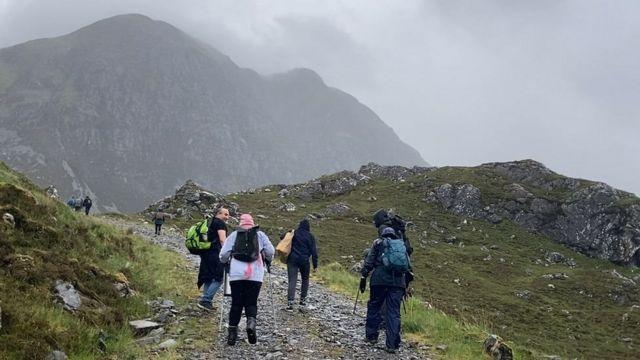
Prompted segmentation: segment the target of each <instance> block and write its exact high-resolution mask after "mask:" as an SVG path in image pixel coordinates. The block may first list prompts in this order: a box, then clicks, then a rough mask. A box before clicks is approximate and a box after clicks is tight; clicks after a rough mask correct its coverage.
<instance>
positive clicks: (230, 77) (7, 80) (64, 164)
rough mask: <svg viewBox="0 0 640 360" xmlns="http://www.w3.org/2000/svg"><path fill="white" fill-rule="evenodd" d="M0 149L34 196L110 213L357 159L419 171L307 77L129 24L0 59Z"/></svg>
mask: <svg viewBox="0 0 640 360" xmlns="http://www.w3.org/2000/svg"><path fill="white" fill-rule="evenodd" d="M382 138H384V139H385V141H390V142H392V143H394V144H395V150H394V151H393V152H390V151H388V149H387V148H385V147H382V146H380V141H379V139H382ZM0 153H1V154H2V157H3V159H4V160H5V161H6V162H7V163H8V164H9V165H11V166H12V167H14V168H16V169H18V170H20V171H22V172H24V173H26V174H27V175H28V176H30V177H31V178H32V179H33V180H35V181H36V182H38V183H39V184H40V185H41V186H45V185H48V184H49V183H53V184H55V185H56V186H57V188H58V189H59V190H60V193H61V195H62V196H63V197H67V196H70V195H79V194H80V193H82V194H83V195H86V194H88V195H90V196H91V197H92V198H93V199H94V205H95V207H97V208H99V209H102V210H113V211H115V210H120V211H133V210H139V209H140V208H142V207H143V206H144V204H148V203H150V202H151V201H152V200H153V199H157V198H158V197H159V196H161V195H162V194H166V192H167V189H174V188H175V187H176V186H179V185H181V184H183V183H184V182H185V181H186V180H187V179H194V180H195V181H197V182H199V183H202V184H203V185H205V186H206V187H208V188H211V189H214V190H215V191H218V192H228V191H236V190H240V189H243V188H247V187H254V186H260V185H264V184H268V183H293V182H299V181H304V180H306V179H309V178H312V177H316V176H320V175H322V174H326V173H331V172H335V171H339V170H342V169H355V168H357V167H358V166H359V165H360V164H362V163H366V162H368V161H376V162H379V163H384V164H400V165H424V164H425V162H424V160H423V159H422V158H421V157H420V155H419V154H418V153H417V151H415V150H414V149H413V148H411V147H409V146H408V145H406V144H404V143H403V142H402V141H401V140H400V139H399V138H398V137H397V135H396V134H395V133H394V132H393V130H392V129H391V128H390V127H388V126H387V125H386V124H384V123H383V122H382V120H381V119H380V118H379V117H378V116H377V115H376V114H375V113H373V112H372V111H371V110H370V109H369V108H367V107H366V106H365V105H363V104H361V103H360V102H358V101H357V99H355V98H353V97H352V96H350V95H348V94H346V93H344V92H342V91H340V90H338V89H335V88H331V87H329V86H327V85H326V84H325V83H324V82H323V81H322V79H321V78H320V76H318V75H317V74H316V73H314V72H313V71H312V70H308V69H296V70H292V71H289V72H287V73H283V74H277V75H271V76H261V75H259V74H257V73H256V72H254V71H252V70H249V69H243V68H240V67H238V66H237V65H236V64H234V63H233V61H231V59H229V57H227V56H226V55H224V54H221V53H220V52H219V51H217V50H215V49H214V48H212V47H211V46H209V45H207V44H204V43H202V42H201V41H198V40H195V39H193V38H191V37H190V36H189V35H187V34H185V33H183V32H182V31H180V30H178V29H176V28H175V27H173V26H171V25H169V24H167V23H164V22H161V21H154V20H152V19H149V18H147V17H145V16H142V15H121V16H115V17H112V18H108V19H105V20H101V21H98V22H97V23H94V24H92V25H89V26H87V27H84V28H82V29H79V30H77V31H75V32H73V33H70V34H68V35H65V36H61V37H56V38H51V39H39V40H34V41H30V42H27V43H24V44H19V45H16V46H12V47H9V48H5V49H0Z"/></svg>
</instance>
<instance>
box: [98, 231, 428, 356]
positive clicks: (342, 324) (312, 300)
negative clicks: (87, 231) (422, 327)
mask: <svg viewBox="0 0 640 360" xmlns="http://www.w3.org/2000/svg"><path fill="white" fill-rule="evenodd" d="M106 221H108V222H110V223H112V224H115V225H117V226H119V227H121V228H125V229H126V228H131V229H132V230H133V231H134V233H136V234H138V235H140V236H142V237H144V238H146V239H149V240H150V241H151V242H153V243H155V244H158V245H160V246H163V247H166V248H168V249H171V250H173V251H176V252H178V253H181V254H184V255H185V256H186V257H187V258H188V259H189V260H190V261H191V262H192V264H193V265H194V268H195V269H197V266H198V264H199V261H200V258H199V257H198V256H194V255H191V254H188V252H187V251H186V248H184V245H183V238H182V235H180V234H175V233H171V232H164V234H163V235H160V236H154V233H153V232H154V229H153V225H151V224H148V225H141V224H136V223H125V222H122V221H119V220H118V221H114V220H113V219H107V220H106ZM272 242H273V241H272ZM194 282H195V279H194ZM270 286H271V290H270V289H269V287H270ZM221 290H222V289H221ZM221 290H220V292H219V293H218V294H216V297H215V298H214V309H215V310H214V311H213V312H210V313H205V312H197V311H186V312H185V313H186V314H190V315H189V316H203V317H209V318H211V321H213V322H215V324H218V321H219V318H220V306H221V301H224V305H223V306H224V314H223V323H224V326H223V329H222V332H221V333H220V334H218V336H217V337H216V338H215V339H212V342H213V344H212V349H211V350H210V351H207V352H197V351H194V350H190V349H187V347H184V346H180V344H178V349H179V351H180V352H181V353H182V355H183V356H184V357H185V358H187V359H310V358H314V359H397V358H401V359H429V355H428V347H427V346H424V345H423V346H420V345H417V344H415V343H412V342H407V341H406V339H403V343H402V345H401V348H400V350H399V351H398V353H396V354H388V353H387V352H386V351H385V350H384V331H381V334H380V339H379V341H378V344H376V345H373V346H372V345H369V344H367V343H365V342H364V317H365V313H366V308H365V306H366V304H364V303H363V302H362V301H360V302H359V303H358V307H357V311H356V314H355V315H354V314H353V301H352V300H349V299H347V298H345V297H343V296H341V295H338V294H335V293H333V292H331V291H330V290H328V289H327V288H325V287H324V286H322V285H320V284H317V283H314V282H313V281H312V282H311V283H310V285H309V296H308V298H307V300H308V301H307V306H306V307H304V308H301V307H300V306H298V305H296V307H295V308H294V311H292V312H288V311H285V306H286V293H287V277H286V269H285V268H284V267H283V266H273V268H272V274H271V276H269V274H265V281H264V283H263V285H262V289H261V291H260V296H259V298H258V327H257V333H258V343H257V344H255V345H251V344H249V343H248V342H246V338H247V336H246V332H245V319H244V317H243V319H242V320H241V322H240V325H239V329H238V334H239V339H238V343H237V344H236V345H235V346H227V345H226V323H227V318H228V309H229V306H230V303H231V298H230V297H223V296H221V295H222V291H221ZM299 290H300V289H299V286H298V290H297V292H296V302H297V301H298V300H299ZM354 290H355V289H354ZM223 298H224V299H223ZM196 300H197V299H194V304H195V301H196ZM274 307H275V321H274V316H273V312H274ZM212 336H213V335H212ZM183 345H184V344H183Z"/></svg>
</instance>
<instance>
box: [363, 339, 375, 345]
mask: <svg viewBox="0 0 640 360" xmlns="http://www.w3.org/2000/svg"><path fill="white" fill-rule="evenodd" d="M364 342H366V343H367V344H369V345H375V344H377V343H378V339H369V338H365V339H364Z"/></svg>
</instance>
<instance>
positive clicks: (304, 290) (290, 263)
mask: <svg viewBox="0 0 640 360" xmlns="http://www.w3.org/2000/svg"><path fill="white" fill-rule="evenodd" d="M309 257H311V259H312V261H313V271H314V272H315V271H316V270H317V269H318V250H317V249H316V239H315V237H314V236H313V234H311V229H310V226H309V220H307V219H303V220H302V221H300V224H299V225H298V229H297V230H296V231H295V232H294V233H293V239H292V241H291V253H290V254H289V256H288V257H287V275H288V277H289V289H288V291H287V308H286V310H287V311H292V310H293V302H294V299H295V295H296V283H297V282H298V272H300V276H301V286H300V306H305V305H306V301H307V294H308V292H309V270H310V266H309Z"/></svg>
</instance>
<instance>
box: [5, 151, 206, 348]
mask: <svg viewBox="0 0 640 360" xmlns="http://www.w3.org/2000/svg"><path fill="white" fill-rule="evenodd" d="M5 212H9V213H11V214H12V215H13V216H14V217H15V222H16V225H15V227H12V226H10V225H9V224H6V223H4V222H0V265H1V266H0V287H1V288H2V291H1V292H0V307H1V308H2V328H1V329H0V358H2V359H31V358H34V359H35V358H37V359H42V358H44V357H46V355H47V354H49V353H50V352H51V351H53V350H61V351H64V352H65V353H66V354H67V355H68V356H69V357H70V358H72V359H96V358H118V359H137V358H146V357H147V355H146V352H145V349H143V348H139V347H137V346H136V345H135V344H134V343H133V335H132V334H131V332H130V330H129V325H128V321H130V320H136V319H140V318H145V317H148V316H150V315H152V314H150V309H149V307H148V305H147V301H149V300H151V299H155V298H156V297H162V298H166V299H171V300H174V301H175V302H176V303H177V304H178V305H181V304H182V305H183V304H185V303H186V302H188V301H190V300H191V299H192V298H193V297H195V296H196V293H197V290H196V288H195V284H194V282H195V275H194V274H192V273H190V272H189V271H188V270H187V269H186V260H185V259H184V258H183V257H182V256H180V255H178V254H175V253H172V252H170V251H168V250H163V249H160V248H158V247H156V246H153V245H151V244H150V243H148V242H146V241H145V240H143V239H141V238H139V237H137V236H133V235H131V234H127V233H126V232H123V231H119V230H117V229H115V228H113V227H111V226H107V225H104V224H103V223H102V222H101V221H100V220H99V219H96V218H93V217H87V216H84V215H82V214H78V213H75V212H73V211H70V210H69V209H68V207H67V206H65V205H64V204H62V203H60V202H57V201H54V200H52V199H49V198H47V197H46V196H45V195H44V194H43V193H42V192H41V191H40V190H39V189H38V188H37V187H36V186H35V185H33V184H31V183H30V182H29V181H28V180H27V179H26V178H24V176H22V175H20V174H17V173H15V172H13V171H11V170H10V169H8V168H7V167H6V166H5V165H4V164H0V213H5ZM118 273H122V274H124V275H125V276H126V277H127V279H128V281H129V283H130V286H131V287H132V288H133V289H134V290H135V291H136V292H137V295H136V296H133V297H128V298H121V297H120V296H119V294H118V293H117V291H116V290H115V289H114V287H113V282H114V281H115V279H116V274H118ZM57 279H61V280H64V281H68V282H71V283H72V284H73V285H74V287H75V288H76V289H78V290H79V291H80V292H81V293H82V294H84V295H85V296H86V298H85V299H84V300H83V305H82V307H81V308H80V309H79V310H77V311H76V312H75V313H70V312H68V311H65V310H63V309H62V308H61V307H60V306H59V305H57V304H56V297H55V295H54V293H53V284H54V282H55V280H57ZM168 331H169V330H168ZM101 334H102V335H101ZM100 336H102V337H103V338H104V339H105V342H106V349H105V350H104V352H102V351H101V350H100V349H99V347H98V338H99V337H100ZM172 354H173V352H171V351H170V352H167V353H166V354H165V355H164V356H168V357H171V356H173V355H172Z"/></svg>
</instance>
